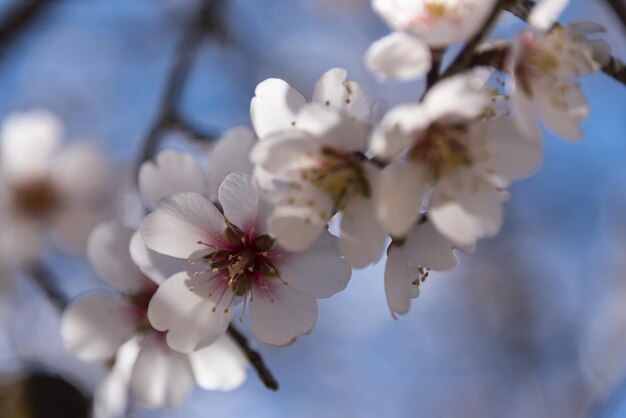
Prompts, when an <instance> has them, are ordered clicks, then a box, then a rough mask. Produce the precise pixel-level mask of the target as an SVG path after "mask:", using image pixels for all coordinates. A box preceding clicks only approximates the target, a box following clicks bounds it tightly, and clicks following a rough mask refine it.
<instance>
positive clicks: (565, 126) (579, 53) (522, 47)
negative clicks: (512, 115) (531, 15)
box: [508, 23, 610, 140]
mask: <svg viewBox="0 0 626 418" xmlns="http://www.w3.org/2000/svg"><path fill="white" fill-rule="evenodd" d="M601 32H604V28H603V27H602V26H600V25H597V24H593V23H578V24H573V25H569V26H566V27H555V28H553V29H552V30H550V31H549V32H547V33H536V32H532V31H526V32H523V33H522V34H521V35H520V36H519V37H518V39H517V41H516V43H515V46H514V51H513V53H512V54H511V57H510V59H509V62H508V71H509V72H510V73H511V74H512V75H513V77H514V81H515V83H514V94H513V96H514V101H515V104H516V115H517V119H516V120H517V122H518V126H519V128H520V129H522V130H523V131H524V132H525V133H526V135H527V136H528V137H530V138H534V139H539V138H541V131H540V130H539V127H538V123H537V120H538V118H541V119H542V120H543V121H544V122H545V124H546V125H547V127H548V128H549V129H550V130H551V131H552V132H554V133H555V134H556V135H558V136H560V137H562V138H565V139H569V140H579V139H582V138H583V136H584V134H583V132H582V130H581V128H580V123H581V122H582V121H583V120H584V119H586V118H587V116H588V115H589V106H588V104H587V99H586V97H585V95H584V93H583V92H582V91H581V89H580V86H579V85H578V83H576V82H575V81H574V78H576V77H579V76H583V75H586V74H590V73H592V72H594V71H597V70H598V69H599V68H600V67H601V64H602V63H603V62H602V61H603V60H606V58H607V57H608V56H609V55H610V54H609V53H608V50H609V48H608V45H607V44H606V42H605V41H603V40H600V39H596V40H591V39H590V38H589V36H590V35H594V34H597V33H601Z"/></svg>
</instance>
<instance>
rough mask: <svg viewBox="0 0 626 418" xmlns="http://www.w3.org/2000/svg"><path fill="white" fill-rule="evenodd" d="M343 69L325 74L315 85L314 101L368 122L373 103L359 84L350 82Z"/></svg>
mask: <svg viewBox="0 0 626 418" xmlns="http://www.w3.org/2000/svg"><path fill="white" fill-rule="evenodd" d="M347 78H348V73H347V71H346V70H344V69H343V68H333V69H331V70H328V71H327V72H325V73H324V74H323V75H322V76H321V77H320V79H319V80H318V81H317V83H316V84H315V90H314V91H313V101H314V102H317V103H320V104H322V105H324V106H329V107H334V108H338V109H342V110H344V111H346V112H347V113H348V114H349V115H351V116H352V117H354V118H356V119H358V120H362V121H368V120H369V119H370V117H371V111H372V101H371V99H370V97H369V95H368V94H367V92H366V91H365V89H363V88H362V87H361V86H360V85H359V84H358V83H355V82H354V81H348V79H347Z"/></svg>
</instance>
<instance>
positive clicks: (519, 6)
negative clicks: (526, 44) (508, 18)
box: [504, 0, 536, 20]
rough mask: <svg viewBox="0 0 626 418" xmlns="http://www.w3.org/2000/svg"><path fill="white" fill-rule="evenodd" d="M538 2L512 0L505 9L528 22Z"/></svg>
mask: <svg viewBox="0 0 626 418" xmlns="http://www.w3.org/2000/svg"><path fill="white" fill-rule="evenodd" d="M535 4H536V2H535V1H533V0H512V1H509V3H508V4H507V5H506V6H504V9H505V10H506V11H508V12H511V13H513V14H514V15H515V16H517V17H519V18H520V19H522V20H528V16H530V11H531V10H532V9H533V7H535Z"/></svg>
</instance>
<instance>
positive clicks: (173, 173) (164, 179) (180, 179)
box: [139, 127, 256, 209]
mask: <svg viewBox="0 0 626 418" xmlns="http://www.w3.org/2000/svg"><path fill="white" fill-rule="evenodd" d="M255 142H256V138H255V136H254V133H253V132H252V131H251V130H250V129H248V128H245V127H239V128H234V129H232V130H230V131H228V132H227V133H226V134H225V135H224V138H222V139H220V140H219V141H217V143H216V144H215V146H214V147H213V150H212V151H211V155H210V157H209V170H208V174H205V173H204V171H203V170H202V168H201V167H200V165H199V164H198V163H197V162H196V160H195V159H194V158H193V157H192V156H190V155H187V154H184V153H181V152H178V151H173V150H166V151H162V152H160V153H159V154H158V155H157V157H156V159H155V161H154V162H153V161H146V162H144V163H143V164H142V165H141V168H140V170H139V192H140V193H141V195H142V196H143V198H144V200H145V201H146V203H147V204H148V207H149V208H151V209H152V208H154V207H156V204H157V202H158V201H159V199H161V198H163V197H166V196H169V195H172V194H174V193H183V192H193V193H200V194H203V195H204V196H206V197H208V198H209V199H211V200H213V201H215V200H217V189H218V187H219V185H220V184H221V183H222V181H223V180H224V179H225V178H226V176H227V175H228V174H230V173H232V172H234V171H242V172H246V173H249V172H252V165H251V164H250V161H249V154H250V149H251V148H252V146H253V145H254V143H255Z"/></svg>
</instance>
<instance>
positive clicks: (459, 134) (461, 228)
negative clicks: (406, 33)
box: [372, 73, 542, 246]
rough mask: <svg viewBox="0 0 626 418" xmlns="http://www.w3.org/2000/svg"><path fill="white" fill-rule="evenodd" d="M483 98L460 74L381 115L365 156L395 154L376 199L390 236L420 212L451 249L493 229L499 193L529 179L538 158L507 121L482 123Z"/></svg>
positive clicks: (476, 81)
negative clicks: (419, 98) (421, 98)
mask: <svg viewBox="0 0 626 418" xmlns="http://www.w3.org/2000/svg"><path fill="white" fill-rule="evenodd" d="M489 97H490V96H489V94H488V92H487V91H486V90H485V89H484V88H482V81H481V78H480V77H479V78H476V76H475V74H473V73H467V74H461V75H458V76H454V77H451V78H448V79H445V80H443V81H441V82H439V83H437V84H436V85H435V86H434V87H433V88H432V89H431V90H430V91H429V93H428V94H427V95H426V97H425V98H424V101H423V102H422V103H419V104H407V105H401V106H398V107H396V108H394V109H392V110H391V111H390V112H389V113H388V114H387V115H385V117H384V118H383V120H382V122H381V125H380V126H379V127H378V128H377V130H376V132H375V134H374V136H373V139H372V150H373V151H374V152H375V153H376V154H377V155H379V156H380V157H381V158H385V159H391V158H393V157H396V156H402V158H400V159H396V160H393V161H392V162H391V164H389V165H388V166H387V167H386V168H385V170H384V171H383V173H382V176H381V179H380V182H379V190H380V191H379V192H378V193H377V213H378V216H379V218H380V219H381V221H382V222H383V224H384V225H385V228H386V230H387V232H389V233H390V234H391V235H392V236H393V237H398V238H401V237H404V236H406V234H407V233H408V232H409V231H410V230H411V229H412V228H413V226H414V225H415V223H416V222H417V220H418V218H419V216H420V214H421V213H422V211H423V210H427V211H428V213H429V219H430V221H431V222H432V223H433V225H434V226H435V228H436V229H437V230H438V231H439V232H440V233H441V234H442V235H443V236H444V237H446V238H447V239H449V240H451V241H452V242H454V243H455V244H457V245H462V246H465V245H473V243H474V242H475V241H476V240H477V239H479V238H483V237H488V236H492V235H494V234H495V233H497V232H498V231H499V229H500V227H501V224H502V208H501V200H502V197H501V194H500V190H501V189H502V188H505V187H507V186H508V184H509V183H510V181H511V180H515V179H519V178H522V177H525V176H528V175H530V174H531V173H533V172H534V171H535V170H536V169H537V167H538V166H539V164H540V163H541V161H542V153H541V149H540V147H539V145H537V144H534V143H531V142H530V141H526V140H524V138H523V137H522V136H521V135H520V134H519V133H517V131H516V130H515V129H514V126H513V124H512V122H511V121H510V119H509V118H497V119H495V120H484V115H485V113H486V112H485V110H486V109H487V108H488V106H489V103H490V99H489ZM487 113H489V112H487Z"/></svg>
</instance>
